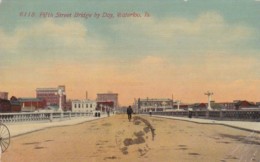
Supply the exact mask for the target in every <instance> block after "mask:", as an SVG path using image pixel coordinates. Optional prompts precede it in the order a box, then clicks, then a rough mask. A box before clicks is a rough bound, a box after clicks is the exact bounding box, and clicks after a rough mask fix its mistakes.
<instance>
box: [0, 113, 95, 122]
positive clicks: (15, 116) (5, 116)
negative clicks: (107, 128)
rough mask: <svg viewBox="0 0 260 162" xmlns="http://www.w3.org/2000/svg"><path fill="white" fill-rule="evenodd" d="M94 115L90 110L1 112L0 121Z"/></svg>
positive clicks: (67, 118)
mask: <svg viewBox="0 0 260 162" xmlns="http://www.w3.org/2000/svg"><path fill="white" fill-rule="evenodd" d="M86 116H93V113H88V112H22V113H0V121H1V122H3V123H14V122H30V121H50V122H52V121H53V120H69V119H72V118H79V117H86Z"/></svg>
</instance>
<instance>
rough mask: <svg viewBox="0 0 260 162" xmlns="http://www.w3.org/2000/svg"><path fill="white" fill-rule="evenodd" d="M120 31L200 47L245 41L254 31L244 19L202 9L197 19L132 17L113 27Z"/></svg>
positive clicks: (173, 43) (175, 43) (165, 41)
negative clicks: (231, 20) (230, 20)
mask: <svg viewBox="0 0 260 162" xmlns="http://www.w3.org/2000/svg"><path fill="white" fill-rule="evenodd" d="M113 28H114V29H115V30H118V31H121V32H128V33H129V32H130V33H132V34H136V35H139V36H140V35H145V37H150V38H151V39H152V40H154V41H156V40H157V41H158V42H160V41H163V42H164V43H168V42H171V43H172V45H179V46H180V42H183V43H184V46H185V45H186V46H194V45H197V46H199V48H201V47H204V48H207V47H214V46H218V45H222V46H223V45H224V46H225V45H226V46H228V45H230V44H231V43H233V44H235V43H237V42H241V41H246V40H248V38H250V36H251V35H252V33H253V32H254V31H253V29H251V28H250V27H248V26H245V25H242V23H241V24H240V23H228V22H227V21H226V20H225V19H224V18H223V17H222V16H221V15H220V14H219V13H217V12H205V13H201V14H200V15H199V16H198V17H197V18H196V19H187V18H183V17H168V18H162V19H157V18H154V17H151V18H143V19H132V20H131V21H129V23H125V22H123V23H121V24H118V25H115V26H114V27H113Z"/></svg>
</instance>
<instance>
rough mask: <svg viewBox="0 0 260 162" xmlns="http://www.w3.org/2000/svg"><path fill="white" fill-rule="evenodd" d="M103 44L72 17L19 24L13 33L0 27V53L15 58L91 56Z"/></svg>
mask: <svg viewBox="0 0 260 162" xmlns="http://www.w3.org/2000/svg"><path fill="white" fill-rule="evenodd" d="M105 46H106V44H105V43H104V42H103V41H101V40H98V39H96V38H94V37H93V36H90V35H89V33H88V31H87V28H86V27H85V26H84V25H83V24H81V23H80V22H76V21H66V22H58V21H54V20H45V21H42V22H39V23H35V24H32V25H31V26H29V27H19V28H17V29H16V30H15V31H14V32H13V33H5V32H4V31H3V30H1V29H0V48H1V49H2V52H1V53H0V54H1V55H5V57H6V58H9V59H13V60H16V61H17V62H20V61H21V60H20V59H22V61H26V60H30V58H34V59H36V60H40V61H46V60H47V61H48V60H50V59H54V60H57V59H75V58H78V57H84V58H86V57H90V56H91V57H92V58H93V57H96V56H95V55H98V54H100V53H101V52H102V51H103V50H104V49H105V48H106V47H105ZM7 55H8V56H7ZM21 56H23V57H21ZM18 57H20V58H19V61H18V60H17V59H16V58H18ZM17 62H16V63H17Z"/></svg>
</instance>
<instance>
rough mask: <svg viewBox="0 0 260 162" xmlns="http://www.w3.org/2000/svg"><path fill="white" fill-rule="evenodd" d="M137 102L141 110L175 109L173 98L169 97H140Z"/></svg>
mask: <svg viewBox="0 0 260 162" xmlns="http://www.w3.org/2000/svg"><path fill="white" fill-rule="evenodd" d="M135 104H137V108H138V111H139V112H149V111H150V110H151V111H170V110H173V100H172V99H168V98H162V99H160V98H144V99H140V98H139V99H138V101H137V103H135Z"/></svg>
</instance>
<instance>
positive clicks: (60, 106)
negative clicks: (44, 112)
mask: <svg viewBox="0 0 260 162" xmlns="http://www.w3.org/2000/svg"><path fill="white" fill-rule="evenodd" d="M55 94H56V95H59V109H58V111H63V110H62V96H63V95H65V92H63V90H62V89H61V88H59V89H58V93H55Z"/></svg>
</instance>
